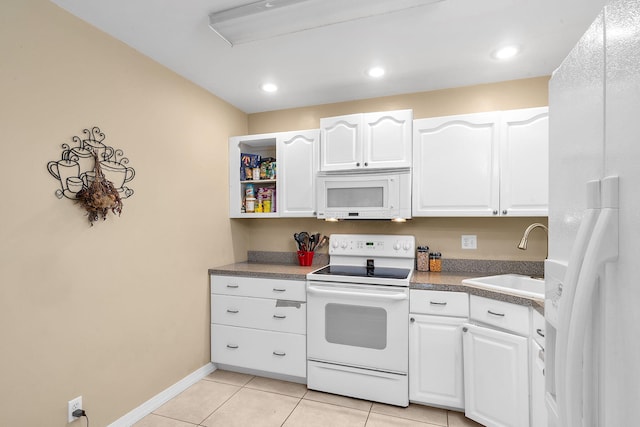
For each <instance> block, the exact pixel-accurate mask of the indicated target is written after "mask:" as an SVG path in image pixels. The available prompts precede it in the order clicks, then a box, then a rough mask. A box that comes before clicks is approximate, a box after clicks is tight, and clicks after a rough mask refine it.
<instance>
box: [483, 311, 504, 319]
mask: <svg viewBox="0 0 640 427" xmlns="http://www.w3.org/2000/svg"><path fill="white" fill-rule="evenodd" d="M487 313H489V314H493V315H494V316H498V317H504V313H496V312H494V311H491V310H487Z"/></svg>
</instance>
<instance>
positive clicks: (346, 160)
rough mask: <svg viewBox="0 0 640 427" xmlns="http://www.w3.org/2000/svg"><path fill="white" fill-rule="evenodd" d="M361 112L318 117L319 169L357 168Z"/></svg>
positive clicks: (359, 152) (359, 153) (359, 154)
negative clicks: (323, 117)
mask: <svg viewBox="0 0 640 427" xmlns="http://www.w3.org/2000/svg"><path fill="white" fill-rule="evenodd" d="M361 164H362V114H351V115H348V116H340V117H330V118H325V119H320V170H322V171H337V170H346V169H359V168H360V166H361Z"/></svg>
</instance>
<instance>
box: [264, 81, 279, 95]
mask: <svg viewBox="0 0 640 427" xmlns="http://www.w3.org/2000/svg"><path fill="white" fill-rule="evenodd" d="M260 89H262V90H263V91H265V92H269V93H271V92H276V91H277V90H278V86H276V85H275V84H273V83H264V84H263V85H262V86H260Z"/></svg>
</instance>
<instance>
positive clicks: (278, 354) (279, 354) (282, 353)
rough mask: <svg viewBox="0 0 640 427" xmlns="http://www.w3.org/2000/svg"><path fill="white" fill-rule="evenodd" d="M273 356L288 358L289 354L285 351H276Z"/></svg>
mask: <svg viewBox="0 0 640 427" xmlns="http://www.w3.org/2000/svg"><path fill="white" fill-rule="evenodd" d="M273 355H274V356H286V355H287V353H285V352H284V351H274V352H273Z"/></svg>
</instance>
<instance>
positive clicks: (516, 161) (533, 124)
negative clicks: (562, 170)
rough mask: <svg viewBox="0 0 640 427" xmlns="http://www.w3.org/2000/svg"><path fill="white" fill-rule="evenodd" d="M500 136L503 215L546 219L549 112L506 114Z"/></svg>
mask: <svg viewBox="0 0 640 427" xmlns="http://www.w3.org/2000/svg"><path fill="white" fill-rule="evenodd" d="M500 133H501V136H502V137H501V144H500V209H501V214H502V215H511V216H546V215H547V214H548V206H549V108H548V107H541V108H527V109H524V110H512V111H504V112H503V114H502V120H501V132H500Z"/></svg>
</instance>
